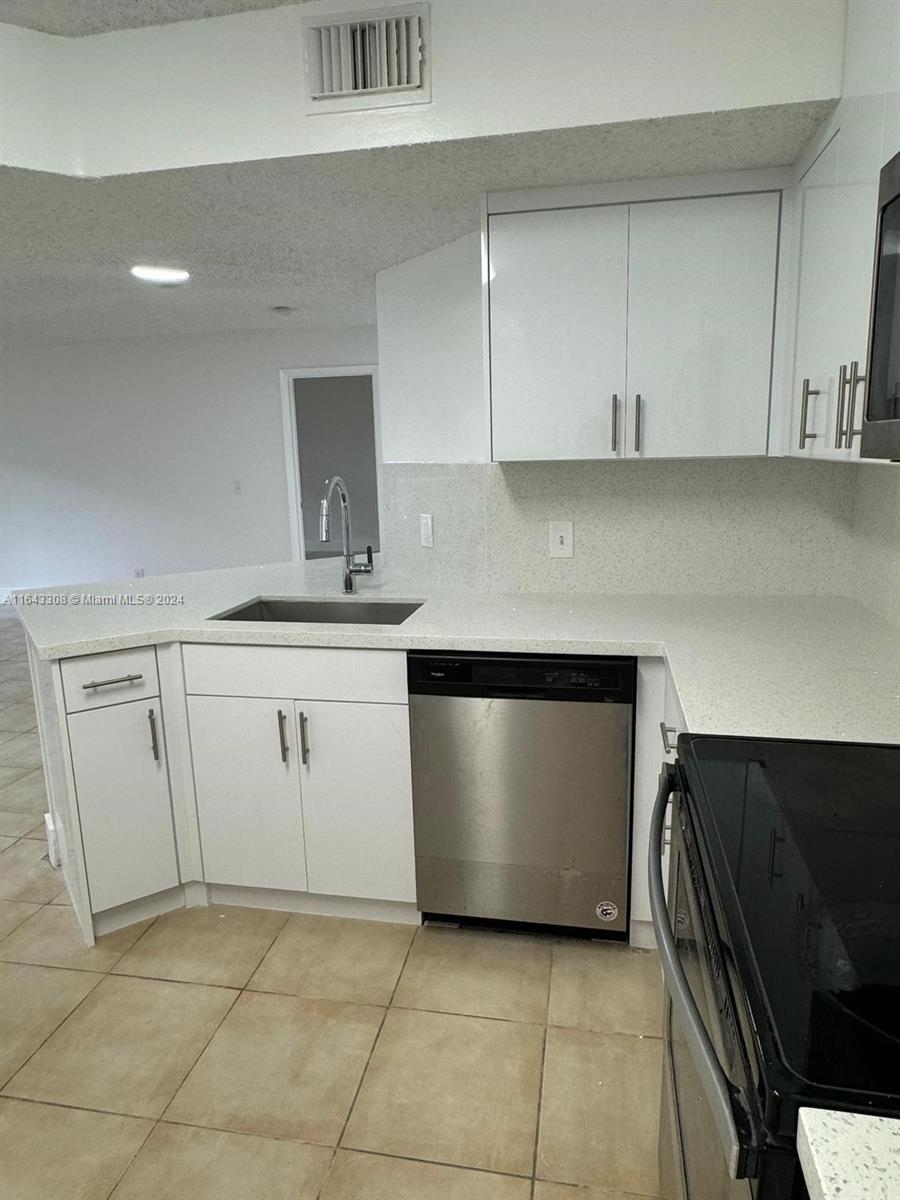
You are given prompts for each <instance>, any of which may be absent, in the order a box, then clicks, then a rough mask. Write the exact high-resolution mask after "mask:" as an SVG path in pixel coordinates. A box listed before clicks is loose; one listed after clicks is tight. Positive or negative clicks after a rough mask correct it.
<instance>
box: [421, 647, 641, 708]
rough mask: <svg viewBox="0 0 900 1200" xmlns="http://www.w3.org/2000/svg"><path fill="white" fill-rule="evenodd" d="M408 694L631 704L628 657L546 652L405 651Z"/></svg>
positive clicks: (632, 667) (632, 673)
mask: <svg viewBox="0 0 900 1200" xmlns="http://www.w3.org/2000/svg"><path fill="white" fill-rule="evenodd" d="M408 664H409V666H408V678H409V690H410V692H411V693H414V694H415V693H424V694H428V693H445V694H447V693H449V694H456V695H460V696H465V695H477V696H492V695H496V696H511V695H518V696H522V697H527V698H530V699H536V700H539V699H542V698H543V699H554V700H565V699H572V700H600V701H606V702H607V703H620V704H631V703H632V702H633V700H634V678H635V663H634V659H633V658H583V657H579V658H573V657H568V656H560V657H552V658H548V657H547V656H546V655H534V656H529V655H523V654H517V655H509V654H483V653H472V654H466V653H459V654H430V653H424V652H418V651H417V652H413V653H410V654H409V655H408Z"/></svg>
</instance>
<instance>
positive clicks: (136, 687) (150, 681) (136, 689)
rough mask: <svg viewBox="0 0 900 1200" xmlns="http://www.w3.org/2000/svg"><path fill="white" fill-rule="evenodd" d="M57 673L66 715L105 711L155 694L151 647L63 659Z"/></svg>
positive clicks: (155, 686) (153, 654) (153, 663)
mask: <svg viewBox="0 0 900 1200" xmlns="http://www.w3.org/2000/svg"><path fill="white" fill-rule="evenodd" d="M60 669H61V670H62V682H63V692H64V693H65V697H66V712H70V713H71V712H81V711H83V710H84V709H86V708H105V707H106V705H108V704H121V703H122V701H124V700H144V699H146V698H147V697H148V696H156V695H157V694H158V693H159V676H158V675H157V673H156V651H155V650H154V649H153V647H152V646H140V647H138V648H137V649H136V650H111V651H110V652H109V653H107V654H86V655H84V657H83V658H66V659H63V661H62V663H61V664H60Z"/></svg>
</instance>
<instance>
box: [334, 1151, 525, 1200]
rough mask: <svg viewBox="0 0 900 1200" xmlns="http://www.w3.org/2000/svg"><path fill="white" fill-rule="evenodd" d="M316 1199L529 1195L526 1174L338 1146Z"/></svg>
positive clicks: (456, 1199)
mask: <svg viewBox="0 0 900 1200" xmlns="http://www.w3.org/2000/svg"><path fill="white" fill-rule="evenodd" d="M322 1200H531V1180H529V1179H513V1178H512V1177H511V1176H509V1175H494V1174H493V1173H491V1172H488V1171H469V1170H467V1169H466V1168H465V1167H441V1166H438V1165H437V1164H436V1163H423V1162H411V1161H410V1160H409V1159H405V1158H386V1157H382V1156H381V1155H378V1154H360V1153H358V1152H356V1151H355V1150H338V1152H337V1154H336V1156H335V1160H334V1163H333V1164H332V1167H331V1170H330V1171H329V1173H328V1181H327V1183H326V1184H325V1187H324V1188H323V1189H322Z"/></svg>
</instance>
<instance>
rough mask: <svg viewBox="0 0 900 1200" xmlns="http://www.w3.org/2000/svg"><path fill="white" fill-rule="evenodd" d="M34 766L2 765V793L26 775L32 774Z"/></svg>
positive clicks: (0, 778)
mask: <svg viewBox="0 0 900 1200" xmlns="http://www.w3.org/2000/svg"><path fill="white" fill-rule="evenodd" d="M33 770H34V767H10V766H4V765H0V793H2V792H3V791H4V790H5V789H6V788H8V787H10V786H11V785H12V784H14V783H17V782H18V781H19V780H20V779H21V778H22V777H23V776H24V775H30V774H31V772H32V771H33Z"/></svg>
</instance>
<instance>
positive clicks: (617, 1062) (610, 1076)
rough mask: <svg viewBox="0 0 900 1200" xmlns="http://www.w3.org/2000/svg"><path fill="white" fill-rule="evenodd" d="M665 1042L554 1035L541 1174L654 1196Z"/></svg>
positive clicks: (574, 1032)
mask: <svg viewBox="0 0 900 1200" xmlns="http://www.w3.org/2000/svg"><path fill="white" fill-rule="evenodd" d="M661 1077H662V1041H661V1040H660V1039H658V1038H641V1037H624V1036H622V1035H620V1034H605V1033H588V1032H585V1031H583V1030H580V1029H550V1030H549V1031H548V1034H547V1053H546V1059H545V1062H544V1087H543V1099H542V1104H541V1129H540V1139H539V1144H538V1160H537V1165H538V1169H537V1174H538V1175H539V1177H540V1178H542V1179H549V1180H553V1181H555V1182H559V1183H578V1184H583V1185H586V1186H589V1187H599V1188H607V1189H609V1190H611V1191H614V1190H616V1189H619V1190H620V1191H625V1192H638V1193H641V1194H644V1195H650V1196H654V1195H656V1192H657V1187H658V1176H657V1166H656V1153H657V1141H658V1135H659V1096H660V1081H661Z"/></svg>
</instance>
